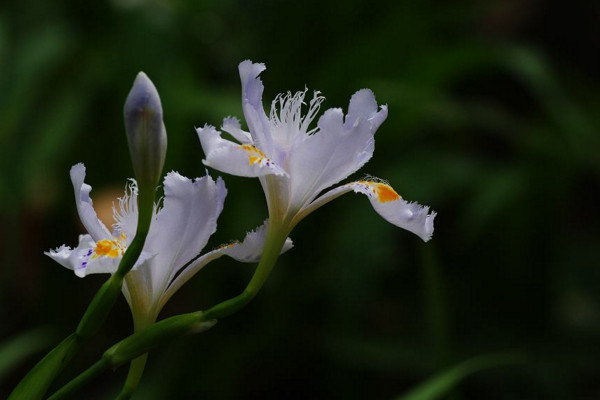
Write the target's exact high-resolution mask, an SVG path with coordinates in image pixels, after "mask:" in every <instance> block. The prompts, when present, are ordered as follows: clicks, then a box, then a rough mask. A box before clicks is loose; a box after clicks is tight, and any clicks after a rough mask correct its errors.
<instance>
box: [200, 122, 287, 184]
mask: <svg viewBox="0 0 600 400" xmlns="http://www.w3.org/2000/svg"><path fill="white" fill-rule="evenodd" d="M196 131H197V133H198V137H199V138H200V144H201V145H202V149H203V150H204V153H205V154H206V159H204V160H203V162H204V164H205V165H207V166H209V167H212V168H215V169H217V170H219V171H222V172H225V173H228V174H232V175H237V176H246V177H257V176H264V175H287V173H286V172H285V171H284V170H283V169H282V168H281V167H279V166H278V165H277V164H275V163H274V162H273V161H272V160H271V159H269V158H268V157H267V156H266V155H265V154H264V153H263V152H262V151H261V150H259V149H258V148H257V147H254V146H253V145H249V144H237V143H234V142H232V141H230V140H226V139H223V138H222V137H221V133H220V132H219V131H217V130H216V129H215V128H214V127H212V126H210V125H205V126H204V127H203V128H198V129H197V130H196Z"/></svg>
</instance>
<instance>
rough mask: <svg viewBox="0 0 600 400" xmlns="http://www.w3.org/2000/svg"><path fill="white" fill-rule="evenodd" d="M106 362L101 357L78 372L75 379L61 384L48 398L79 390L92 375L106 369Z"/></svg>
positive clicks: (58, 397)
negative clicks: (63, 384)
mask: <svg viewBox="0 0 600 400" xmlns="http://www.w3.org/2000/svg"><path fill="white" fill-rule="evenodd" d="M107 364H108V360H106V359H104V358H101V359H100V360H98V361H97V362H96V363H95V364H94V365H92V366H91V367H90V368H88V369H86V370H85V371H83V372H82V373H81V374H79V375H78V376H77V377H76V378H75V379H73V380H72V381H71V382H69V383H68V384H67V385H65V386H63V387H62V388H61V389H60V390H58V391H57V392H56V393H54V394H53V395H52V396H50V397H48V400H58V399H63V398H65V397H66V396H68V395H70V394H71V393H73V392H75V391H77V390H79V389H80V388H82V387H83V386H85V384H86V383H87V382H88V381H89V380H90V379H92V378H93V377H95V376H97V375H98V374H100V373H101V372H104V371H105V370H106V369H108V367H109V366H108V365H107Z"/></svg>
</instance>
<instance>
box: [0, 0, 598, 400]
mask: <svg viewBox="0 0 600 400" xmlns="http://www.w3.org/2000/svg"><path fill="white" fill-rule="evenodd" d="M599 17H600V8H599V7H598V6H597V5H596V4H595V3H593V2H586V1H584V0H576V1H574V2H569V3H568V4H567V3H563V2H559V1H558V0H550V1H544V2H541V1H533V0H528V1H516V0H510V1H500V0H497V1H491V2H471V1H465V2H434V1H431V0H425V1H420V2H412V1H392V0H384V1H380V2H377V3H372V2H366V1H359V0H346V1H344V2H343V3H339V2H336V1H332V0H321V1H307V2H276V1H256V0H247V1H234V0H226V1H218V2H217V1H184V0H178V1H168V0H162V1H161V0H111V1H99V2H89V3H87V2H78V1H74V0H60V1H54V2H44V1H40V0H22V1H19V2H17V1H14V0H7V1H3V2H2V3H0V243H1V246H2V247H0V265H1V269H0V317H1V320H0V321H1V322H0V340H1V341H6V340H7V338H9V337H11V336H13V335H16V334H18V333H19V332H23V331H26V330H29V329H31V328H33V327H37V326H41V325H49V324H50V325H53V326H55V327H56V328H57V329H64V333H67V332H70V331H72V329H73V328H74V324H75V323H76V321H77V320H78V318H79V317H80V316H81V314H82V312H83V310H84V309H85V307H86V305H87V304H88V302H89V300H90V299H91V296H92V295H93V293H95V291H96V289H97V288H98V287H99V286H100V284H101V282H103V281H104V279H105V277H101V276H96V277H90V278H87V279H85V280H80V279H78V278H76V277H75V276H74V275H73V274H72V273H71V272H70V271H67V270H66V269H64V268H61V267H60V266H58V265H56V264H54V263H52V261H51V260H50V259H48V258H46V257H44V256H43V255H42V251H44V250H47V249H48V248H50V247H55V246H58V245H60V244H62V243H66V244H69V245H73V244H75V243H76V239H77V234H78V233H81V227H80V226H79V225H78V221H77V217H76V213H75V207H74V202H73V199H72V188H71V186H70V182H69V178H68V170H69V167H70V166H71V165H72V164H74V163H76V162H84V163H85V164H86V165H87V167H88V178H87V181H88V183H90V184H91V185H92V186H93V187H94V190H93V192H92V196H93V197H94V198H95V199H96V204H98V203H99V201H98V198H99V195H101V194H102V193H104V194H106V193H113V192H112V191H114V190H115V187H116V190H121V188H122V187H123V186H124V184H125V179H126V178H127V177H130V176H131V175H132V171H131V166H130V163H129V160H128V158H127V155H128V152H127V147H126V139H125V135H124V129H123V122H122V106H123V103H124V100H125V96H126V94H127V91H128V90H129V88H130V87H131V82H132V80H133V78H134V77H135V75H136V73H137V72H138V71H139V70H144V71H145V72H146V73H147V74H148V75H149V76H150V77H151V79H152V80H153V81H154V83H155V84H156V86H157V88H158V90H159V92H160V94H161V97H162V101H163V107H164V114H165V123H166V126H167V131H168V134H169V150H168V154H167V166H166V170H167V171H168V170H171V169H176V170H178V171H179V172H181V173H183V174H185V175H188V176H198V175H202V174H204V171H205V168H204V167H203V166H202V163H201V160H202V158H203V154H202V151H201V148H200V146H199V143H198V139H197V138H196V134H195V132H194V129H193V127H194V126H200V125H203V124H204V123H210V124H213V125H219V124H220V122H221V118H222V117H224V116H227V115H237V116H239V117H241V116H242V113H241V106H240V101H239V99H240V90H239V78H238V77H237V64H238V63H239V62H240V61H242V60H244V59H248V58H249V59H252V60H253V61H257V62H265V63H266V64H267V67H268V70H267V71H266V72H265V73H264V74H263V80H264V81H265V87H266V89H265V96H264V99H265V105H267V106H268V104H269V101H270V99H272V98H273V97H274V96H275V94H277V93H279V92H282V91H286V90H300V89H303V88H304V85H307V86H308V87H309V89H318V90H321V91H322V92H323V93H324V95H325V96H326V97H327V101H326V103H325V104H324V107H325V108H328V107H338V106H343V107H347V102H348V99H349V97H350V96H351V94H352V93H354V92H355V91H356V90H358V89H360V88H362V87H370V88H371V89H373V90H374V92H375V93H376V95H377V98H378V101H379V102H381V103H387V104H388V106H389V117H388V120H387V121H386V122H385V123H384V124H383V125H382V127H381V128H380V129H379V131H378V134H377V140H376V152H375V156H374V158H373V159H372V160H371V161H370V163H369V164H368V165H367V166H366V167H365V168H363V170H362V172H361V173H369V174H372V175H375V176H380V177H382V178H385V179H387V180H389V182H390V183H391V184H392V185H393V186H394V187H395V188H396V189H397V190H398V191H399V192H400V193H401V194H402V195H403V196H404V197H405V198H407V199H409V200H415V201H419V202H420V203H422V204H427V205H430V206H432V208H433V209H435V210H436V211H437V212H438V217H437V219H436V223H437V225H436V232H435V234H434V239H433V240H432V241H431V242H430V243H428V244H426V245H425V244H422V243H420V242H419V240H418V238H416V237H414V236H412V235H410V234H408V233H407V232H404V231H402V230H400V229H397V228H395V227H393V226H391V225H388V224H386V223H385V222H384V221H383V220H381V219H380V218H379V217H378V216H377V215H376V214H375V213H374V212H373V211H372V210H371V209H370V207H369V205H368V203H367V202H366V201H365V200H364V199H363V198H361V197H359V196H352V195H348V196H346V197H345V198H342V199H340V200H337V201H336V202H335V203H332V204H331V205H328V206H327V207H325V208H323V209H321V210H319V211H318V215H312V216H311V217H310V218H308V219H307V220H306V221H303V222H302V224H300V225H299V226H298V227H297V228H296V230H295V231H294V233H293V239H294V241H295V244H296V247H295V248H294V249H293V250H292V251H291V252H289V253H288V254H286V255H284V256H283V257H282V258H281V260H280V263H279V266H278V268H277V269H276V270H275V272H274V273H273V275H272V277H271V279H270V281H269V283H268V284H267V286H266V287H265V289H264V290H263V292H262V293H261V294H260V295H259V296H258V298H257V299H256V300H255V301H254V302H253V303H252V304H251V305H250V306H249V307H248V308H247V309H246V310H244V312H242V313H240V314H237V315H235V316H233V317H231V318H228V319H226V320H223V321H220V322H219V324H218V325H217V326H216V327H215V328H213V329H212V330H210V331H208V332H206V333H203V334H202V335H199V336H195V337H189V338H186V339H184V340H181V341H179V342H178V343H176V344H174V345H172V346H170V347H168V348H165V349H161V350H159V351H157V352H155V353H153V354H152V355H151V357H150V361H149V365H148V369H147V373H146V376H145V377H144V379H143V382H142V383H143V384H142V387H141V388H140V393H139V395H138V397H139V398H141V399H162V398H202V397H207V398H211V399H213V398H214V399H250V398H258V397H261V398H288V399H296V398H298V399H300V398H302V399H305V398H311V399H321V398H322V399H330V398H347V399H390V398H394V397H396V396H398V395H400V394H402V393H404V392H407V391H408V390H409V389H410V388H411V387H413V386H414V385H415V384H417V383H418V382H420V381H422V380H423V379H425V378H426V377H428V376H430V375H431V374H433V373H435V372H438V371H440V370H442V369H443V368H444V367H447V366H450V365H455V364H456V363H457V362H458V361H460V360H464V359H466V358H468V357H471V356H475V355H478V354H483V353H488V352H496V351H519V352H525V353H527V354H528V356H529V358H530V360H531V362H530V363H528V364H527V365H525V366H515V367H505V368H502V369H496V370H491V371H489V372H482V373H480V374H478V375H475V376H474V377H473V378H471V379H469V380H468V381H466V382H465V384H464V385H462V386H461V388H460V390H459V391H458V392H457V393H455V394H454V395H453V396H454V397H453V398H461V399H482V398H485V399H491V400H495V399H513V398H525V399H527V398H531V399H534V398H544V399H567V398H597V397H600V384H599V382H600V380H599V379H598V377H599V376H600V369H599V367H598V355H599V354H600V340H599V339H598V336H599V335H600V290H599V288H600V270H599V269H598V262H597V260H596V259H597V251H598V248H599V246H600V234H599V232H598V229H597V225H598V221H600V218H599V217H600V211H599V209H598V202H599V195H598V193H600V190H599V189H600V180H599V176H600V157H599V156H598V152H599V150H600V135H599V132H598V130H599V127H600V113H599V112H598V110H599V107H600V94H599V93H600V90H599V89H600V80H599V79H600V77H599V74H598V72H599V71H600V24H598V23H597V22H598V18H599ZM214 175H217V174H216V173H214ZM225 179H226V183H227V186H228V189H229V195H228V198H227V200H226V205H225V211H224V212H223V215H222V216H221V219H220V221H219V231H218V232H217V233H216V234H215V236H214V237H213V239H212V240H211V243H210V244H209V248H210V247H211V246H216V245H218V244H219V243H221V242H225V241H228V240H230V239H233V238H238V239H239V238H242V237H243V235H244V233H245V231H247V230H249V229H252V228H253V227H255V226H257V225H258V224H259V223H261V222H262V220H263V219H264V218H265V216H266V210H265V205H264V199H263V198H262V192H261V190H260V187H259V184H258V182H257V181H256V180H251V179H242V178H235V177H229V176H226V177H225ZM250 274H251V267H248V266H246V265H241V264H235V263H234V262H231V261H228V260H220V261H218V262H217V263H215V264H214V265H210V266H209V267H208V268H207V269H206V270H203V271H202V272H201V273H200V274H199V275H198V276H197V277H196V278H195V279H194V280H193V281H192V282H190V283H189V284H188V285H187V287H185V288H184V289H183V290H182V291H181V292H180V293H178V294H177V295H176V296H175V298H174V299H173V300H172V302H171V303H170V304H169V305H168V307H167V309H166V310H165V311H164V313H163V316H166V315H172V314H174V313H178V312H189V311H194V310H198V309H202V308H206V307H207V306H210V305H212V304H215V303H216V302H217V301H220V300H223V299H225V298H228V297H230V296H232V295H235V294H237V293H238V292H239V291H240V290H241V289H242V288H243V287H244V285H245V283H246V281H247V279H248V278H249V276H250ZM118 308H119V310H117V311H116V312H115V313H114V315H113V317H112V319H111V321H110V322H109V323H108V325H107V326H106V327H105V329H104V332H103V334H102V335H101V337H99V338H98V339H97V342H96V343H95V345H94V346H92V348H90V349H88V350H87V352H86V353H84V354H82V355H81V356H80V357H79V358H78V359H76V362H75V364H74V366H73V369H72V370H71V371H70V372H69V373H67V374H65V376H64V377H62V379H63V381H66V380H67V379H69V378H70V377H72V376H74V375H75V373H76V372H77V370H81V369H82V368H84V367H85V366H87V365H89V364H90V363H91V362H92V361H94V360H96V359H97V357H98V356H99V354H101V352H102V351H103V350H104V349H105V348H106V347H108V346H109V345H110V344H112V343H113V342H115V341H116V340H118V339H119V338H121V337H123V336H125V335H127V334H128V333H129V332H130V329H131V326H130V317H129V315H128V314H127V307H126V306H125V304H124V302H122V304H121V306H120V307H118ZM35 361H36V360H35V359H31V360H30V363H31V364H30V365H28V366H24V367H23V366H19V367H15V369H14V371H13V374H12V375H11V376H10V377H9V378H10V379H8V380H5V382H3V384H4V385H3V386H2V388H1V389H0V397H2V396H3V395H5V394H6V393H7V392H8V390H10V387H11V385H14V384H15V383H16V381H17V380H18V378H19V377H20V376H22V375H23V374H24V372H25V371H26V370H27V368H29V367H30V366H31V365H32V364H33V363H34V362H35ZM124 373H125V370H123V371H121V370H119V371H117V372H116V373H114V374H111V375H110V376H104V377H103V379H102V380H100V381H98V382H96V386H95V387H94V388H90V394H89V396H86V397H87V398H96V397H94V396H97V398H110V397H111V396H113V395H114V394H115V393H116V390H118V389H117V388H118V387H119V385H120V383H121V381H122V379H123V376H124ZM69 374H71V375H69Z"/></svg>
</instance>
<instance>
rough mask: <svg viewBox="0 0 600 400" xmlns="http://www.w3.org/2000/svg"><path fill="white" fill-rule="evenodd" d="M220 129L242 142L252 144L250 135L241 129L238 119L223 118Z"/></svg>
mask: <svg viewBox="0 0 600 400" xmlns="http://www.w3.org/2000/svg"><path fill="white" fill-rule="evenodd" d="M221 129H222V130H223V131H225V132H227V133H229V134H230V135H231V136H233V137H234V138H235V139H236V140H237V141H238V142H240V143H242V144H252V143H253V142H252V136H250V133H249V132H246V131H244V130H242V126H241V125H240V121H239V120H238V119H237V118H235V117H226V118H224V119H223V125H222V126H221Z"/></svg>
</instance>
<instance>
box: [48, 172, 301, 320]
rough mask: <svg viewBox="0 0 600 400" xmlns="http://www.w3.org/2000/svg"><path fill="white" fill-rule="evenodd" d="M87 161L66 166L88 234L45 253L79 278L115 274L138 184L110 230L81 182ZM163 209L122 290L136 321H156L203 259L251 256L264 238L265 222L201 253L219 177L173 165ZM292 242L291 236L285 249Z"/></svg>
mask: <svg viewBox="0 0 600 400" xmlns="http://www.w3.org/2000/svg"><path fill="white" fill-rule="evenodd" d="M84 179H85V167H84V165H83V164H77V165H75V166H73V167H72V168H71V181H72V182H73V188H74V189H75V201H76V204H77V211H78V213H79V217H80V219H81V222H82V223H83V225H84V227H85V229H86V230H87V232H88V233H87V234H85V235H81V236H80V237H79V245H78V246H77V248H75V249H71V248H69V247H67V246H61V247H59V248H58V249H56V250H51V251H49V252H47V253H45V254H47V255H48V256H50V257H51V258H52V259H54V260H55V261H57V262H58V263H60V264H61V265H63V266H65V267H67V268H69V269H72V270H74V272H75V274H76V275H77V276H79V277H84V276H86V275H88V274H95V273H114V272H115V271H116V270H117V267H118V265H119V262H120V261H121V258H122V256H123V254H124V253H125V251H126V250H127V246H128V245H129V244H130V243H131V241H132V240H133V237H134V236H135V232H136V226H137V220H138V211H137V188H136V183H135V181H132V183H130V184H129V185H128V187H127V189H126V191H125V196H124V197H123V198H121V199H119V204H118V206H117V207H113V211H114V219H115V224H114V225H113V230H112V232H110V231H109V230H108V229H107V228H106V226H105V225H104V224H103V223H102V222H101V221H100V220H99V219H98V217H97V215H96V212H95V210H94V208H93V206H92V200H91V198H90V191H91V189H92V188H91V187H90V186H89V185H87V184H86V183H84ZM164 192H165V197H164V201H163V206H162V208H160V207H158V206H155V212H154V215H153V218H152V223H151V225H150V230H149V232H148V236H147V237H146V242H145V245H144V249H143V251H142V254H141V256H140V258H139V259H138V261H137V262H136V264H135V265H134V267H133V269H132V270H131V271H130V272H129V273H128V274H127V275H126V276H125V283H124V285H123V293H124V295H125V297H126V299H127V301H128V303H129V305H130V307H131V310H132V314H133V317H134V321H135V323H136V326H137V325H138V324H141V325H147V324H149V323H152V322H153V321H155V320H156V318H157V316H158V313H159V312H160V310H161V309H162V307H163V306H164V304H165V303H166V302H167V300H168V299H169V298H170V297H171V296H172V295H173V294H174V293H175V291H177V290H178V289H179V288H180V287H181V286H182V285H183V284H184V283H185V282H187V281H188V280H189V279H190V278H191V277H192V276H193V275H194V274H195V273H196V272H198V271H199V270H200V269H201V268H202V267H204V266H205V265H206V264H207V263H208V262H210V261H212V260H214V259H216V258H219V257H221V256H222V255H228V256H230V257H232V258H234V259H237V260H239V261H244V262H256V261H258V259H259V258H260V255H261V252H262V248H263V245H264V237H265V225H266V224H265V225H263V226H262V227H261V228H259V229H257V230H256V231H253V232H250V233H248V235H247V236H246V239H244V241H243V242H242V243H239V242H234V243H232V244H229V245H226V246H221V247H219V248H218V249H216V250H213V251H211V252H208V253H206V254H204V255H203V256H201V257H198V258H196V257H197V256H198V254H199V253H200V251H201V250H202V249H203V248H204V246H205V245H206V243H207V241H208V239H209V237H210V236H211V235H212V234H213V233H214V232H215V230H216V228H217V218H218V217H219V214H220V213H221V211H222V210H223V202H224V200H225V196H226V194H227V190H226V189H225V184H224V183H223V180H222V179H221V178H218V179H217V181H216V182H215V181H214V180H213V179H212V178H211V177H210V176H208V175H207V176H204V177H202V178H198V179H196V180H193V181H192V180H191V179H188V178H186V177H184V176H181V175H180V174H178V173H177V172H171V173H169V174H167V176H166V177H165V179H164ZM289 248H291V241H290V240H289V239H288V241H287V242H286V246H285V247H284V250H283V251H286V250H288V249H289Z"/></svg>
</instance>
